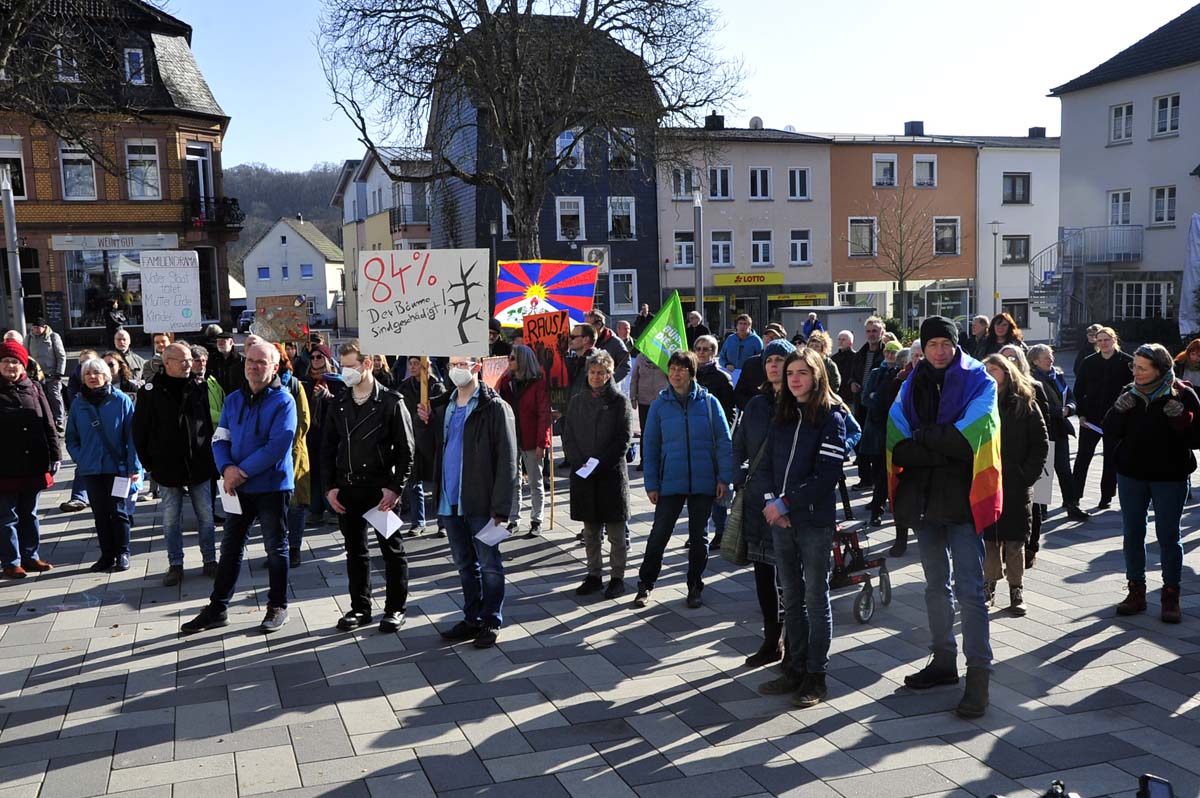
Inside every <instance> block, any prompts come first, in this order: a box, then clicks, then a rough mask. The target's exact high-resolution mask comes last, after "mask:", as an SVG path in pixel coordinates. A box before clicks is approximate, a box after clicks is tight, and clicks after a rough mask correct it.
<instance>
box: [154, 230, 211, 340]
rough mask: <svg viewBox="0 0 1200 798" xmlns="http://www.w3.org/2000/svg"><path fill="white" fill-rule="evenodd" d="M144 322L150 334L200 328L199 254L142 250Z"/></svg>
mask: <svg viewBox="0 0 1200 798" xmlns="http://www.w3.org/2000/svg"><path fill="white" fill-rule="evenodd" d="M141 270H142V324H143V326H144V328H145V330H146V332H148V333H160V332H193V331H195V330H198V329H200V318H201V314H200V256H199V255H198V254H197V253H196V252H194V251H193V250H187V249H178V250H143V251H142V253H141Z"/></svg>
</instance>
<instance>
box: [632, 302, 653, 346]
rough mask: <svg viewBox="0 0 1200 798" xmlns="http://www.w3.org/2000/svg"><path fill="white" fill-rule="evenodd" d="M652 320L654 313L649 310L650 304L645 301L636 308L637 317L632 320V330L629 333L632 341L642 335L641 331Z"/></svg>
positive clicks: (642, 331)
mask: <svg viewBox="0 0 1200 798" xmlns="http://www.w3.org/2000/svg"><path fill="white" fill-rule="evenodd" d="M652 321H654V314H653V313H651V312H650V306H649V305H647V304H646V303H645V302H643V303H642V306H641V307H640V308H638V314H637V318H636V319H634V320H633V331H632V333H631V334H630V335H631V337H632V338H633V340H634V341H636V340H637V339H639V338H641V337H642V333H644V332H645V331H646V328H647V327H649V326H650V322H652Z"/></svg>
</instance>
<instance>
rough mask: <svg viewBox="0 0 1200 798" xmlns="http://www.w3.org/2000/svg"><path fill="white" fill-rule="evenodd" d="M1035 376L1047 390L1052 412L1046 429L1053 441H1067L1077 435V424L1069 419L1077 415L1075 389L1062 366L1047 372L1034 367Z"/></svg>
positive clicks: (1047, 420)
mask: <svg viewBox="0 0 1200 798" xmlns="http://www.w3.org/2000/svg"><path fill="white" fill-rule="evenodd" d="M1032 373H1033V376H1034V378H1035V379H1036V380H1037V381H1038V383H1039V384H1041V386H1042V388H1043V389H1044V390H1045V391H1046V402H1047V406H1048V407H1049V408H1050V412H1049V413H1048V414H1047V417H1046V431H1047V432H1048V433H1049V435H1050V440H1052V441H1065V440H1066V439H1067V438H1068V437H1073V436H1074V435H1075V426H1074V425H1073V424H1071V422H1069V421H1067V419H1068V418H1070V417H1071V416H1073V415H1075V391H1074V390H1073V389H1072V388H1071V386H1070V385H1068V384H1067V378H1066V377H1064V376H1063V371H1062V369H1060V368H1055V369H1054V370H1053V372H1050V373H1047V372H1044V371H1042V370H1041V369H1039V368H1037V367H1034V369H1033V372H1032Z"/></svg>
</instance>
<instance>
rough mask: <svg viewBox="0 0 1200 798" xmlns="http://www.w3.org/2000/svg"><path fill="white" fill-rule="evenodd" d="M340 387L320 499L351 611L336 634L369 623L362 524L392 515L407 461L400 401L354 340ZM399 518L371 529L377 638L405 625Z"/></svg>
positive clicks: (328, 424)
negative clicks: (376, 563)
mask: <svg viewBox="0 0 1200 798" xmlns="http://www.w3.org/2000/svg"><path fill="white" fill-rule="evenodd" d="M338 356H339V359H340V360H341V364H342V381H343V382H344V383H345V384H346V385H347V386H348V388H349V389H348V390H346V391H344V392H343V393H342V395H341V396H340V397H339V398H338V399H337V400H336V401H335V402H334V403H333V404H331V405H330V407H329V410H328V413H327V414H326V416H325V421H324V424H323V431H322V436H323V440H322V442H321V459H322V463H321V473H322V474H324V475H325V480H326V487H327V488H328V490H327V492H326V493H325V498H327V499H328V500H329V506H330V507H332V508H333V511H334V512H335V513H337V516H338V527H339V528H340V529H341V531H342V537H344V538H345V540H346V576H347V578H348V579H349V582H350V611H349V612H347V613H346V614H345V615H343V616H342V618H341V620H339V621H338V624H337V625H338V628H339V629H341V630H342V631H349V630H351V629H357V628H358V627H360V626H366V625H367V624H369V623H370V622H371V556H370V553H369V552H368V549H367V522H366V520H365V519H364V518H363V514H364V513H366V512H368V511H369V510H370V509H371V508H375V509H377V510H379V511H380V512H381V513H391V512H392V508H393V507H395V506H396V503H397V502H398V501H399V500H400V497H401V496H402V495H403V494H404V485H405V482H406V481H407V480H408V475H409V471H410V469H411V468H412V461H413V430H412V417H411V416H409V414H408V409H407V408H406V407H405V406H404V400H403V399H401V398H400V394H398V393H394V392H392V391H389V390H387V389H385V388H384V387H383V386H382V385H380V384H379V383H378V382H376V380H375V373H374V370H373V369H372V367H371V356H370V355H369V354H366V353H364V352H363V351H362V350H361V349H360V348H359V343H358V341H357V340H355V341H350V342H348V343H344V344H342V345H341V346H339V347H338ZM399 526H400V523H399V519H396V527H397V528H396V530H395V531H394V532H393V534H391V535H390V536H388V535H386V534H384V533H385V532H386V531H387V530H386V529H383V530H381V529H376V531H375V540H376V541H378V543H379V549H380V551H382V552H383V561H384V565H385V571H384V573H385V578H386V580H387V598H386V600H385V603H384V605H383V619H382V620H381V621H380V622H379V631H381V632H383V633H384V634H391V633H392V632H395V631H397V630H399V629H400V627H401V626H403V625H404V611H405V608H406V606H407V604H408V560H406V559H405V557H404V538H403V537H402V536H401V535H400V530H399Z"/></svg>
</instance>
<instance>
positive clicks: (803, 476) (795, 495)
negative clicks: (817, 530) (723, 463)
mask: <svg viewBox="0 0 1200 798" xmlns="http://www.w3.org/2000/svg"><path fill="white" fill-rule="evenodd" d="M799 409H800V413H801V416H803V412H804V408H803V406H800V408H799ZM768 434H769V436H770V443H769V444H768V446H769V447H770V448H769V449H768V450H767V454H766V455H765V456H764V458H763V465H764V467H765V470H766V475H765V476H766V477H767V482H768V484H769V485H770V488H769V492H770V493H772V494H774V495H775V496H776V497H777V498H778V499H782V500H783V504H784V505H785V506H786V508H787V515H788V520H790V521H791V523H792V527H833V526H834V525H835V524H836V523H837V516H836V505H837V499H836V489H837V484H838V480H839V479H840V478H841V476H842V460H843V458H844V457H845V455H846V414H845V411H844V409H843V408H841V407H840V406H839V407H835V408H834V409H832V410H831V411H830V412H828V413H826V414H825V416H824V418H821V419H819V420H818V422H817V423H816V424H810V423H806V422H805V421H803V418H801V420H798V421H795V422H792V423H790V424H780V423H779V422H777V421H772V422H771V427H770V431H769V433H768Z"/></svg>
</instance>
